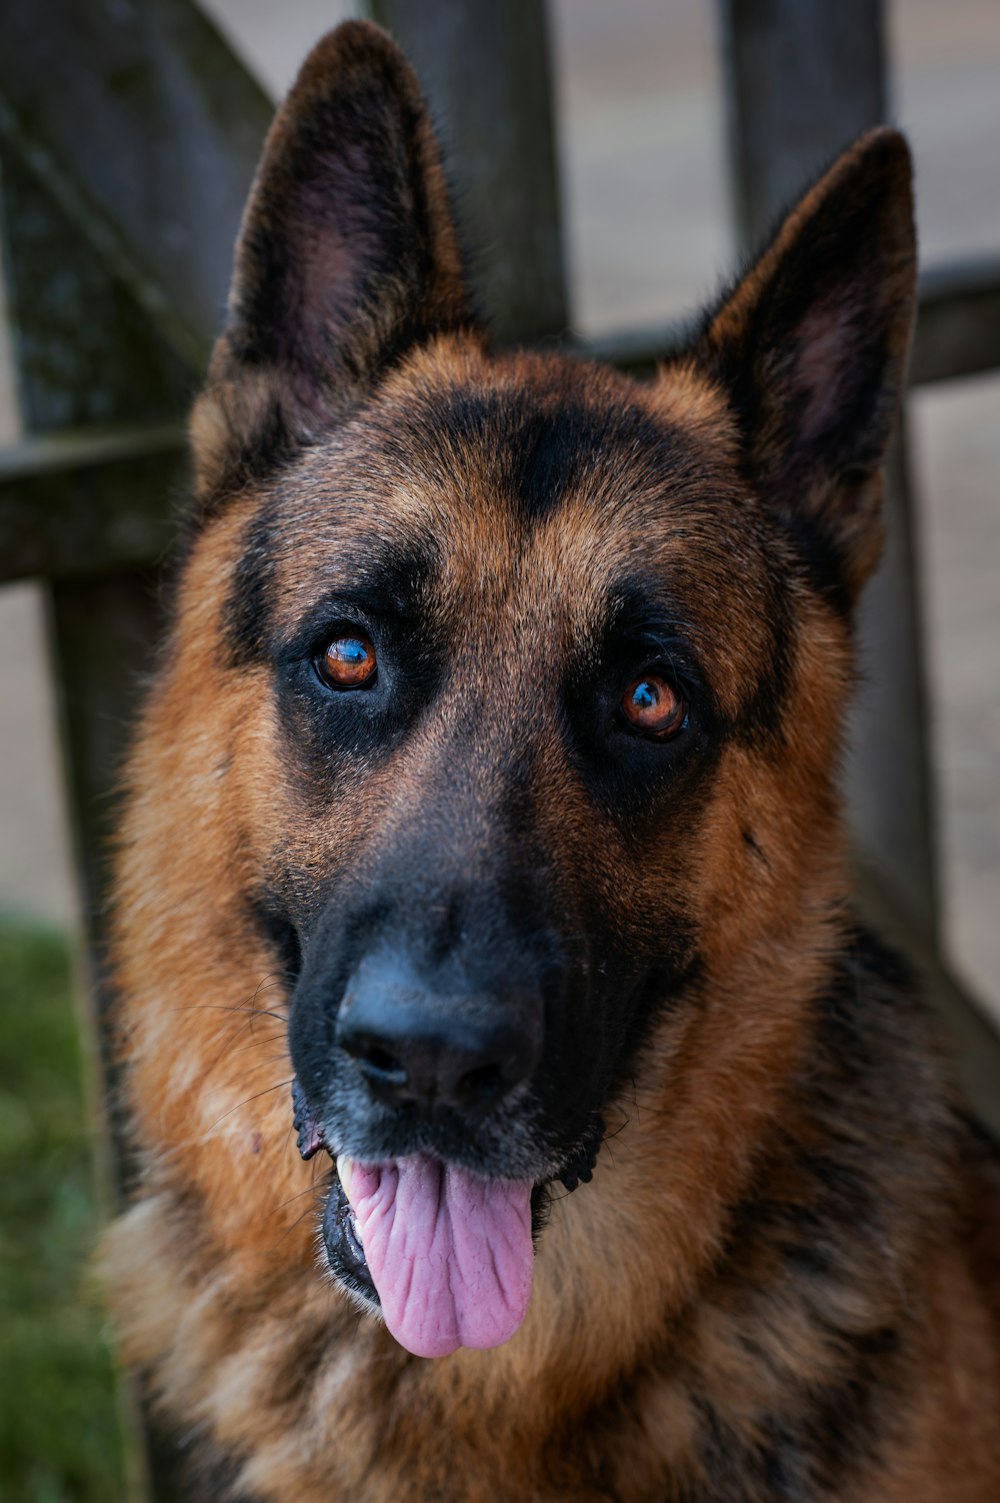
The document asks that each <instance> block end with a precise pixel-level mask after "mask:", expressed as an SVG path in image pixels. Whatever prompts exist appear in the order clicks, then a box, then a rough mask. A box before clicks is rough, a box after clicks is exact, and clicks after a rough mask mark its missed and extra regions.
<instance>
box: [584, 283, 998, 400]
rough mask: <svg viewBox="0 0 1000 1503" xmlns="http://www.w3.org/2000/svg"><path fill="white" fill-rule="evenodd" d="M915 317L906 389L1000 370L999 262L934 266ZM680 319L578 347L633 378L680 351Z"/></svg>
mask: <svg viewBox="0 0 1000 1503" xmlns="http://www.w3.org/2000/svg"><path fill="white" fill-rule="evenodd" d="M918 306H919V314H918V318H917V327H916V330H915V332H914V336H913V351H912V354H911V357H910V377H909V379H910V385H911V386H919V385H926V384H929V383H931V382H934V381H952V380H959V379H961V378H962V377H964V376H973V375H978V374H980V373H981V372H983V371H990V370H1000V258H997V257H976V258H970V259H968V260H958V261H949V262H946V263H944V264H943V265H941V266H932V267H930V268H929V269H928V270H927V271H925V272H923V273H922V274H921V277H920V289H919V293H918ZM686 332H687V324H686V323H685V322H684V321H682V320H675V321H672V322H670V323H665V324H661V325H659V327H653V328H648V329H629V330H628V331H626V332H625V333H622V334H607V335H603V336H602V337H601V338H600V339H596V340H593V341H591V342H590V343H586V344H581V345H580V346H579V350H580V353H581V354H583V355H586V356H589V357H590V358H592V359H594V360H608V361H610V362H611V364H612V365H618V366H621V367H622V369H624V370H628V371H631V372H632V373H633V374H634V375H637V376H648V375H651V374H652V372H653V371H654V370H655V368H656V365H657V363H658V362H659V361H660V360H667V359H669V358H670V356H671V355H673V354H676V353H678V352H679V351H681V350H682V349H683V348H684V340H685V335H686Z"/></svg>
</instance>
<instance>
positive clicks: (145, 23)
mask: <svg viewBox="0 0 1000 1503" xmlns="http://www.w3.org/2000/svg"><path fill="white" fill-rule="evenodd" d="M272 113H273V107H272V104H271V102H270V101H269V100H268V99H267V97H266V96H265V94H264V92H263V90H262V89H261V88H260V86H259V85H258V84H257V83H256V82H255V81H254V80H253V79H252V78H251V77H250V75H249V74H248V73H247V71H246V70H245V69H244V68H243V66H242V65H241V64H240V63H239V62H238V61H237V59H236V58H235V57H234V55H233V54H232V52H230V50H229V48H228V47H227V45H226V43H225V42H224V41H223V40H222V38H221V37H220V36H219V34H218V33H217V32H216V30H215V29H214V27H213V26H212V25H211V23H210V22H209V21H208V20H207V19H206V18H205V17H204V15H203V14H202V13H201V12H200V10H199V9H198V8H197V6H196V5H194V4H192V3H191V0H142V3H141V4H133V3H129V4H118V5H110V4H106V5H102V4H81V3H80V0H46V4H45V8H44V16H41V15H40V14H39V12H38V10H37V9H36V8H35V7H33V6H31V5H26V4H16V3H15V4H7V5H0V136H2V138H3V139H5V140H6V141H7V143H8V144H11V143H14V144H16V145H17V147H18V150H19V152H20V154H21V155H22V156H26V157H27V158H28V159H30V161H31V162H32V163H33V166H34V169H35V171H36V172H37V173H38V174H39V175H40V176H41V177H42V178H43V180H44V181H45V182H46V185H47V187H48V189H49V191H50V193H51V194H52V196H53V197H54V198H55V199H56V200H57V201H59V202H60V203H61V204H62V206H63V209H64V211H65V212H67V213H68V215H69V217H70V218H71V219H72V220H73V221H74V223H75V224H76V225H77V227H78V230H82V231H83V232H84V233H85V234H86V235H87V237H88V238H89V240H90V241H91V243H92V244H93V245H95V246H97V247H98V248H99V250H100V251H101V254H102V257H103V259H104V261H105V263H106V265H107V266H108V267H109V268H111V269H112V270H113V271H114V273H115V275H116V276H117V277H118V278H119V280H121V281H122V282H123V284H124V285H126V286H127V287H128V288H129V290H130V292H131V294H132V296H133V297H134V298H135V300H136V302H137V303H138V304H139V305H140V306H141V307H142V308H143V309H144V310H145V312H146V314H147V316H148V317H149V318H150V319H151V320H152V321H153V322H154V324H156V325H157V326H158V327H159V328H160V329H161V330H162V331H163V332H164V334H165V336H166V338H167V339H168V340H169V341H170V343H171V345H172V346H173V348H174V349H175V350H177V351H178V352H179V353H180V354H181V355H182V356H183V358H184V359H185V360H186V361H188V362H189V363H190V364H191V365H192V366H193V367H194V368H195V369H201V367H202V366H203V365H204V363H205V359H206V356H207V352H208V349H209V347H210V345H211V342H212V340H213V339H214V337H215V334H216V331H217V329H218V326H219V323H220V321H221V313H222V309H223V307H224V302H225V296H226V291H227V288H228V284H229V275H230V267H231V261H232V247H233V242H234V240H235V238H236V231H237V227H238V225H239V222H240V215H241V213H242V209H243V203H244V200H245V198H246V194H247V189H248V187H249V184H250V180H251V177H252V175H253V171H254V168H255V166H256V163H257V158H258V156H259V154H260V148H261V143H262V141H263V138H264V134H265V132H266V130H267V127H268V125H269V123H270V119H271V115H272Z"/></svg>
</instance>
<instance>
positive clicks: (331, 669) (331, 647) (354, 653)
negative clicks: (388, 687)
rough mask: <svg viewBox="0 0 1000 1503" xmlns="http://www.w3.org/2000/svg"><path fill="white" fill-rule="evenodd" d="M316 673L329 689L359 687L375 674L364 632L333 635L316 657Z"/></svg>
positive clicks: (371, 647)
mask: <svg viewBox="0 0 1000 1503" xmlns="http://www.w3.org/2000/svg"><path fill="white" fill-rule="evenodd" d="M316 666H317V667H318V669H319V672H320V677H321V678H323V679H324V680H325V681H326V683H328V684H329V685H330V687H331V688H333V689H360V688H362V687H363V685H365V684H368V683H370V682H371V681H372V679H373V678H374V677H375V670H376V668H377V667H378V664H377V662H376V659H375V647H374V644H373V643H372V641H371V638H370V637H366V636H365V634H364V632H360V631H359V632H345V633H344V635H343V636H342V637H334V639H333V641H332V642H330V643H329V644H328V645H327V647H326V648H325V649H324V651H323V652H322V653H320V655H319V657H318V658H317V660H316Z"/></svg>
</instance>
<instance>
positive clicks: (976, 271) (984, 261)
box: [910, 256, 1000, 385]
mask: <svg viewBox="0 0 1000 1503" xmlns="http://www.w3.org/2000/svg"><path fill="white" fill-rule="evenodd" d="M998 368H1000V256H982V257H976V258H970V259H968V260H964V261H954V262H949V263H947V264H945V265H943V266H937V267H934V266H932V267H930V268H929V269H928V270H927V271H925V272H924V273H923V275H922V276H921V278H920V316H919V318H918V320H917V329H916V334H915V336H914V340H913V355H912V357H911V360H910V382H911V384H912V385H919V384H921V383H924V382H930V381H950V380H954V379H955V378H957V377H962V376H974V375H978V374H979V373H980V372H981V371H988V370H997V369H998Z"/></svg>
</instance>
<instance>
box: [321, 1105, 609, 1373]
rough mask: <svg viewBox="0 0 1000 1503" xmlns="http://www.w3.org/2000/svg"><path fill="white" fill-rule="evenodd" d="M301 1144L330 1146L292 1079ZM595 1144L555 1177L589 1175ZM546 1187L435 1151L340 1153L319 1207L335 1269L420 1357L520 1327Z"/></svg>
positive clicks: (571, 1184) (485, 1343) (495, 1338)
mask: <svg viewBox="0 0 1000 1503" xmlns="http://www.w3.org/2000/svg"><path fill="white" fill-rule="evenodd" d="M293 1099H294V1104H295V1125H296V1128H297V1130H298V1144H299V1152H300V1153H301V1154H302V1157H303V1158H306V1159H308V1158H311V1157H312V1156H313V1154H315V1153H317V1152H318V1151H319V1150H320V1149H321V1148H322V1149H325V1150H326V1151H327V1152H329V1153H331V1157H333V1153H332V1151H331V1148H330V1145H329V1144H328V1143H327V1142H326V1141H325V1138H324V1134H323V1131H322V1128H321V1127H320V1126H318V1125H317V1123H316V1120H315V1118H313V1117H312V1116H311V1115H310V1112H309V1108H308V1106H307V1105H306V1102H305V1098H304V1096H303V1095H302V1091H301V1089H300V1087H299V1085H298V1083H297V1082H296V1083H295V1085H294V1087H293ZM601 1135H603V1123H602V1124H600V1127H599V1130H598V1129H595V1141H594V1145H593V1148H592V1150H588V1152H587V1153H586V1154H585V1155H581V1156H580V1157H579V1158H578V1159H576V1160H575V1161H574V1163H573V1164H572V1165H571V1166H570V1167H569V1168H567V1170H566V1171H564V1173H563V1175H562V1176H561V1178H562V1180H563V1182H564V1183H565V1184H566V1185H567V1186H568V1188H570V1189H573V1188H575V1186H576V1185H577V1184H578V1183H580V1182H581V1181H584V1180H589V1179H590V1178H591V1174H592V1172H593V1165H594V1161H595V1159H596V1154H597V1148H598V1146H599V1141H600V1136H601ZM542 1189H543V1187H540V1186H536V1184H535V1183H534V1181H532V1180H504V1179H485V1178H483V1177H482V1176H480V1175H477V1174H473V1173H472V1172H470V1171H469V1170H467V1169H464V1168H462V1167H460V1166H459V1165H456V1164H452V1163H446V1162H443V1161H442V1160H441V1159H439V1158H437V1157H435V1156H434V1155H433V1154H430V1153H417V1154H412V1155H410V1156H408V1157H405V1158H398V1159H394V1160H390V1161H388V1162H385V1163H378V1164H360V1163H357V1162H356V1161H355V1160H353V1159H351V1158H349V1157H347V1156H346V1155H344V1154H340V1155H338V1156H336V1160H335V1169H334V1173H333V1175H332V1178H331V1185H330V1192H329V1195H328V1197H327V1202H326V1206H325V1209H324V1212H323V1222H322V1237H323V1247H324V1250H325V1253H326V1258H327V1262H328V1264H329V1267H330V1270H331V1272H332V1273H333V1274H334V1275H335V1276H336V1277H337V1278H338V1279H339V1281H340V1282H341V1284H343V1285H344V1286H345V1287H346V1288H347V1289H348V1290H349V1291H350V1292H351V1293H352V1294H353V1295H354V1296H355V1297H359V1298H360V1299H361V1300H363V1301H365V1302H367V1304H368V1305H369V1306H371V1307H373V1308H379V1307H380V1308H381V1312H382V1316H383V1318H384V1320H385V1323H386V1325H387V1326H388V1328H389V1330H390V1332H391V1333H392V1335H393V1336H394V1337H395V1338H396V1340H397V1341H398V1342H399V1344H400V1345H401V1346H403V1347H405V1348H406V1350H407V1351H409V1352H412V1353H413V1354H414V1355H415V1356H418V1357H442V1356H447V1355H449V1354H450V1353H451V1352H454V1351H456V1350H457V1349H458V1347H460V1346H467V1347H474V1348H479V1349H483V1348H489V1347H494V1346H500V1345H502V1344H503V1343H504V1342H506V1341H509V1340H510V1338H511V1337H512V1336H513V1335H514V1334H515V1332H516V1331H517V1330H518V1329H519V1327H520V1325H521V1323H522V1321H523V1320H524V1317H525V1314H526V1312H527V1309H528V1302H529V1300H530V1298H531V1285H532V1276H533V1272H534V1243H533V1236H532V1210H533V1205H534V1206H535V1207H537V1203H538V1198H539V1194H540V1192H541V1191H542Z"/></svg>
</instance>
